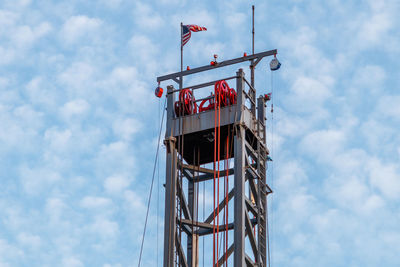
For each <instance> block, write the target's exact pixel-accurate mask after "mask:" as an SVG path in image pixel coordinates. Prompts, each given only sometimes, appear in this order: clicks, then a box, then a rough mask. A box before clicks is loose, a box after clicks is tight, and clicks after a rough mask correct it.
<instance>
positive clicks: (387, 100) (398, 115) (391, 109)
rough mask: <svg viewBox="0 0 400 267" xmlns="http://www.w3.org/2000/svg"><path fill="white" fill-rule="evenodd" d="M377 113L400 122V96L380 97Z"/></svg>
mask: <svg viewBox="0 0 400 267" xmlns="http://www.w3.org/2000/svg"><path fill="white" fill-rule="evenodd" d="M377 111H378V112H379V113H380V114H381V115H383V116H384V117H389V118H392V119H394V120H400V95H385V96H382V97H380V98H379V100H378V106H377Z"/></svg>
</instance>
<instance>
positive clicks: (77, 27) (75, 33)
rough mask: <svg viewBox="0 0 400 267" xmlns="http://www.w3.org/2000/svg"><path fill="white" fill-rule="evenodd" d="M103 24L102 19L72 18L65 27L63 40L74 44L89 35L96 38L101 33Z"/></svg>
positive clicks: (62, 34)
mask: <svg viewBox="0 0 400 267" xmlns="http://www.w3.org/2000/svg"><path fill="white" fill-rule="evenodd" d="M102 24H103V22H102V21H101V20H100V19H97V18H89V17H87V16H84V15H80V16H73V17H70V18H68V20H67V21H66V22H65V23H64V25H63V28H62V31H61V38H62V39H63V40H65V41H66V42H67V43H71V44H73V43H76V42H78V41H79V40H80V39H82V38H86V37H87V36H88V35H89V36H92V37H94V35H96V34H98V33H99V30H100V27H101V25H102Z"/></svg>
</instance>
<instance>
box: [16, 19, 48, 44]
mask: <svg viewBox="0 0 400 267" xmlns="http://www.w3.org/2000/svg"><path fill="white" fill-rule="evenodd" d="M51 29H52V26H51V25H50V23H48V22H43V23H41V24H39V25H38V26H36V27H34V28H31V27H30V26H27V25H24V26H19V27H17V28H16V29H15V30H14V31H13V33H12V36H11V40H12V42H13V44H14V45H16V46H17V47H22V48H26V47H29V46H31V45H32V44H33V43H34V42H35V41H36V40H38V39H39V38H41V37H43V36H45V35H46V34H48V33H49V32H50V31H51Z"/></svg>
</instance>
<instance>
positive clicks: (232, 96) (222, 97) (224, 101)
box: [199, 80, 237, 112]
mask: <svg viewBox="0 0 400 267" xmlns="http://www.w3.org/2000/svg"><path fill="white" fill-rule="evenodd" d="M214 96H215V97H213V98H209V99H204V100H203V101H201V103H200V106H199V112H203V111H207V110H210V109H214V104H215V103H216V104H217V105H218V103H219V106H220V107H225V106H229V105H234V104H236V101H237V94H236V91H235V89H233V88H230V87H229V85H228V83H227V82H226V81H225V80H222V81H218V82H216V83H215V87H214ZM207 102H208V106H206V107H205V104H206V103H207Z"/></svg>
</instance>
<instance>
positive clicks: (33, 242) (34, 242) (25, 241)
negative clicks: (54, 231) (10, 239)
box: [17, 232, 42, 249]
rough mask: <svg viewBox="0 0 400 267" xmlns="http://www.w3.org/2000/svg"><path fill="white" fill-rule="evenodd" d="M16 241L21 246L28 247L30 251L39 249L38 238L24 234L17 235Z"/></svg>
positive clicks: (39, 242) (39, 239) (40, 241)
mask: <svg viewBox="0 0 400 267" xmlns="http://www.w3.org/2000/svg"><path fill="white" fill-rule="evenodd" d="M17 240H18V242H19V243H20V244H22V245H23V246H28V247H30V248H32V249H39V248H40V246H41V243H42V240H41V238H40V236H38V235H33V234H30V233H25V232H23V233H19V234H18V236H17Z"/></svg>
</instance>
